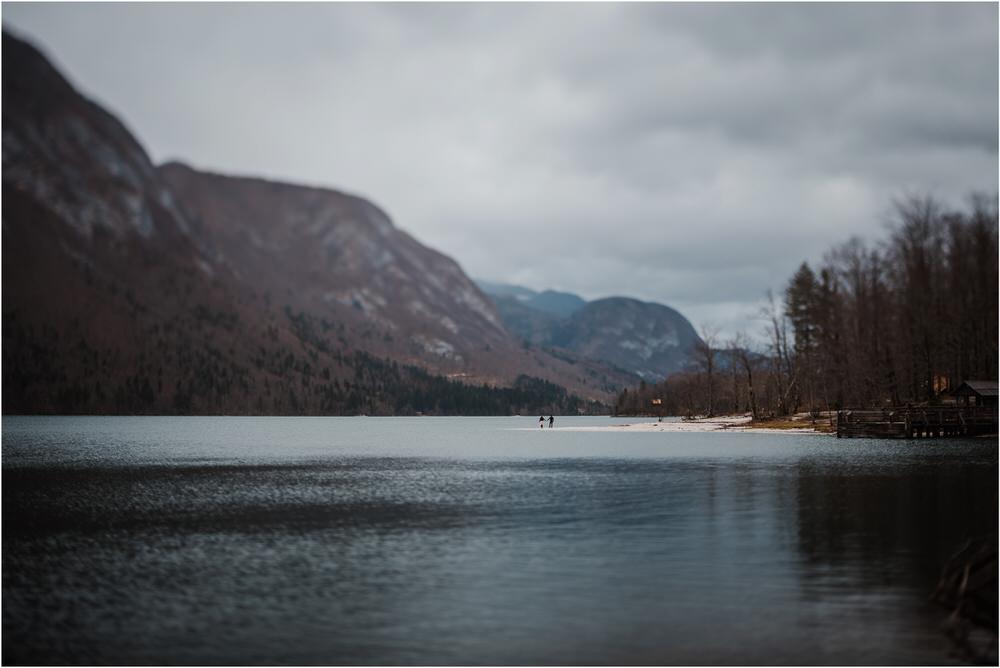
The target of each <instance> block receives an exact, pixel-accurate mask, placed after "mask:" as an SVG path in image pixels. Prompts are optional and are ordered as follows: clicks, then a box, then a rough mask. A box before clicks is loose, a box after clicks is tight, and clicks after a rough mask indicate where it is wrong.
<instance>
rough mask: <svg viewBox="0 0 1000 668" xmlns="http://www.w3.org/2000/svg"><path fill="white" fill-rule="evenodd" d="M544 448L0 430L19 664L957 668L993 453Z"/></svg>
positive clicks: (145, 422) (221, 425) (470, 423)
mask: <svg viewBox="0 0 1000 668" xmlns="http://www.w3.org/2000/svg"><path fill="white" fill-rule="evenodd" d="M536 422H537V418H534V419H533V418H413V419H409V418H103V417H91V418H4V419H3V424H2V432H3V662H4V663H5V664H12V663H126V664H142V663H173V664H176V663H196V664H218V663H225V664H232V663H238V664H244V663H251V664H252V663H279V664H285V663H295V664H336V663H346V664H678V663H680V664H706V663H714V664H720V663H721V664H754V663H767V664H785V663H795V664H802V663H805V664H822V663H832V664H941V663H948V662H949V661H950V659H949V658H948V645H947V640H946V638H945V637H944V636H943V635H942V634H941V632H940V624H941V622H942V621H943V619H944V617H945V616H946V614H947V613H946V611H943V610H941V609H938V608H936V607H934V606H933V605H931V604H929V603H928V602H927V598H928V595H929V593H930V591H931V590H932V589H933V587H934V584H935V583H936V581H937V577H938V574H939V569H940V567H941V564H942V562H943V561H944V560H945V559H946V558H947V557H948V555H949V554H950V553H951V552H952V551H953V550H954V549H955V548H956V547H957V546H958V544H959V543H960V542H961V541H962V540H963V539H964V538H965V537H967V536H970V535H977V534H985V533H991V532H995V530H996V523H997V442H996V440H995V439H993V440H975V441H972V440H955V441H948V440H940V441H924V442H920V441H914V442H905V441H903V442H900V441H874V440H840V441H838V440H836V439H833V438H829V437H823V436H814V435H790V434H776V435H775V434H732V433H704V434H698V433H685V434H671V433H655V432H654V433H627V432H626V433H621V432H572V431H560V430H559V429H556V430H553V431H549V430H544V431H542V430H537V429H517V428H519V427H529V428H530V427H534V425H535V424H536ZM622 422H624V421H623V420H620V419H609V418H573V419H570V418H558V419H557V420H556V426H557V427H560V426H562V427H566V426H571V425H586V424H599V425H608V424H618V423H622Z"/></svg>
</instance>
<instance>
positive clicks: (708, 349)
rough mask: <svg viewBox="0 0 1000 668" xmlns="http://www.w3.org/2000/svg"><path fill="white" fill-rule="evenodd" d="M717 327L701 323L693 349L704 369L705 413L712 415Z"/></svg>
mask: <svg viewBox="0 0 1000 668" xmlns="http://www.w3.org/2000/svg"><path fill="white" fill-rule="evenodd" d="M718 336H719V333H718V329H717V328H716V327H715V326H713V325H710V324H707V323H703V324H702V326H701V339H700V340H699V341H698V342H697V343H695V345H694V350H695V355H696V356H697V358H698V364H699V365H700V366H701V368H702V369H703V370H704V371H705V375H706V376H707V383H708V391H707V394H708V410H707V411H706V413H705V414H706V415H707V416H708V417H712V416H713V415H714V414H715V412H714V408H715V407H714V405H713V399H714V389H715V388H714V385H715V378H714V376H715V355H716V353H717V352H718V351H717V350H716V346H717V343H718Z"/></svg>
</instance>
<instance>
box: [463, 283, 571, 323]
mask: <svg viewBox="0 0 1000 668" xmlns="http://www.w3.org/2000/svg"><path fill="white" fill-rule="evenodd" d="M476 285H478V286H479V288H480V289H481V290H482V291H483V292H485V293H486V294H488V295H490V296H491V297H493V298H494V301H496V299H497V298H499V299H503V300H513V301H514V302H516V303H518V304H522V305H524V306H526V307H528V308H530V309H532V310H534V311H541V312H543V313H546V314H550V315H554V316H556V317H560V318H565V317H569V316H570V315H572V314H573V313H574V312H576V311H577V310H579V309H580V308H582V307H583V305H584V304H586V303H587V301H586V300H585V299H583V298H582V297H580V296H579V295H574V294H572V293H570V292H559V291H557V290H543V291H542V292H535V291H534V290H531V289H529V288H523V287H521V286H519V285H510V284H507V283H492V282H490V281H480V280H477V281H476Z"/></svg>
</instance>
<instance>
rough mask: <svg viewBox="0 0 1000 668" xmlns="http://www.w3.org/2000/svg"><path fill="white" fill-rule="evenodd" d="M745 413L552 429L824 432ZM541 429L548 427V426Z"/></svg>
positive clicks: (765, 432)
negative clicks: (754, 421) (765, 422)
mask: <svg viewBox="0 0 1000 668" xmlns="http://www.w3.org/2000/svg"><path fill="white" fill-rule="evenodd" d="M750 423H751V418H750V416H749V415H723V416H719V417H711V418H695V419H692V420H678V421H673V422H637V423H633V424H614V425H607V426H580V427H559V426H556V427H552V429H553V430H555V431H629V432H666V433H691V432H699V433H703V432H728V433H745V434H748V433H758V434H820V435H829V434H824V432H821V431H818V430H816V429H813V428H812V427H809V426H804V427H786V428H776V427H760V426H753V425H751V424H750ZM545 429H549V427H548V426H546V427H545ZM517 430H518V431H533V429H532V428H530V427H522V428H518V429H517Z"/></svg>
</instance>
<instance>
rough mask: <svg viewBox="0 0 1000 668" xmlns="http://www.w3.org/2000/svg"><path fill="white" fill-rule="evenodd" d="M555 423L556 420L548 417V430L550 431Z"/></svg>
mask: <svg viewBox="0 0 1000 668" xmlns="http://www.w3.org/2000/svg"><path fill="white" fill-rule="evenodd" d="M555 422H556V419H555V418H554V417H552V416H551V415H550V416H549V429H552V425H553V424H555Z"/></svg>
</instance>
